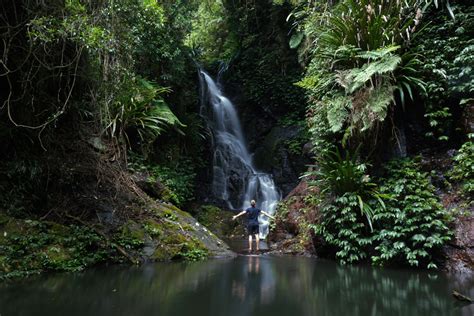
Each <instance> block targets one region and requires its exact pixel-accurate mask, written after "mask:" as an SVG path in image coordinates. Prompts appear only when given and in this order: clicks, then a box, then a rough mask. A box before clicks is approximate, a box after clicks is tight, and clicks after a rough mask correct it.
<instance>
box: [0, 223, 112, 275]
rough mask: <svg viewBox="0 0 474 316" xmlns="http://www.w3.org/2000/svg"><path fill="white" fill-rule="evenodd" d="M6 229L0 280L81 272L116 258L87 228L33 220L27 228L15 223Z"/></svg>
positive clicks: (0, 249)
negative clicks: (33, 275) (49, 273)
mask: <svg viewBox="0 0 474 316" xmlns="http://www.w3.org/2000/svg"><path fill="white" fill-rule="evenodd" d="M19 222H20V221H17V223H19ZM5 225H7V226H9V227H10V230H6V231H5V233H4V236H2V238H1V239H0V253H2V256H3V260H1V261H2V262H1V266H0V271H1V272H3V273H2V274H3V275H0V278H2V277H4V278H11V277H18V276H26V275H29V274H35V273H39V272H42V271H80V270H82V269H84V268H85V267H88V266H91V265H94V264H97V263H99V262H103V261H105V260H110V259H111V258H114V257H115V256H116V254H115V252H114V250H113V249H111V248H109V247H106V244H105V241H104V240H103V238H102V237H101V236H99V235H98V234H96V233H95V232H94V231H93V230H91V229H89V228H86V227H79V226H61V225H58V224H53V223H45V222H38V221H32V220H26V221H24V224H22V225H23V227H22V226H17V225H19V224H13V220H10V223H9V222H7V223H6V224H5Z"/></svg>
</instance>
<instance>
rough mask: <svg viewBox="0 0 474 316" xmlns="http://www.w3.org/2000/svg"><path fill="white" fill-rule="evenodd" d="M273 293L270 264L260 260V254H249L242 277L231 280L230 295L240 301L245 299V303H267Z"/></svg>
mask: <svg viewBox="0 0 474 316" xmlns="http://www.w3.org/2000/svg"><path fill="white" fill-rule="evenodd" d="M261 262H262V263H261ZM261 264H263V267H262V269H261V268H260V265H261ZM274 293H275V280H274V276H273V271H272V266H271V264H269V262H267V261H265V260H262V259H261V258H260V256H249V257H248V261H247V265H246V266H244V270H243V274H242V278H239V279H238V280H233V282H232V295H233V296H234V297H236V298H238V299H239V301H241V302H243V301H246V302H247V304H252V303H260V304H269V303H271V301H272V299H273V297H274Z"/></svg>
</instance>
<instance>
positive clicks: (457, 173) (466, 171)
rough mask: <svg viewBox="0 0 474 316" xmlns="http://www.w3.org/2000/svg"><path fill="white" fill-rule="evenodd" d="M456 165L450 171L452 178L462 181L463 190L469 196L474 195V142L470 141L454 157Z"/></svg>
mask: <svg viewBox="0 0 474 316" xmlns="http://www.w3.org/2000/svg"><path fill="white" fill-rule="evenodd" d="M453 160H454V166H453V169H452V171H451V173H450V177H451V179H452V180H454V181H457V182H460V183H461V189H462V191H463V192H464V193H465V194H467V195H468V196H473V195H474V143H473V142H472V141H468V142H466V143H464V144H463V145H462V146H461V148H460V149H459V151H458V153H457V154H456V156H454V158H453Z"/></svg>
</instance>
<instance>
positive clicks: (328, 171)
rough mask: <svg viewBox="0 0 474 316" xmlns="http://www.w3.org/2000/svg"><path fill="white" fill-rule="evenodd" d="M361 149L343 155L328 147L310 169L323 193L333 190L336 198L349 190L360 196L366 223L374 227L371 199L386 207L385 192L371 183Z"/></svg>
mask: <svg viewBox="0 0 474 316" xmlns="http://www.w3.org/2000/svg"><path fill="white" fill-rule="evenodd" d="M358 159H359V158H358V150H356V151H355V153H351V152H349V151H346V152H345V153H344V154H341V152H340V151H339V149H337V148H336V149H335V150H328V151H326V152H324V153H322V154H321V156H320V158H319V159H318V165H317V167H316V168H317V170H316V171H314V172H310V173H309V175H310V176H313V177H314V178H315V179H316V180H313V183H312V184H316V185H317V186H318V187H319V188H321V192H322V193H330V195H335V196H336V197H341V196H343V195H344V194H346V193H351V194H352V195H353V196H355V197H356V199H357V205H356V206H358V208H359V210H360V212H361V214H363V215H364V216H365V217H366V219H367V223H368V225H369V226H370V228H371V229H372V215H373V209H372V206H371V205H370V203H369V201H371V200H374V201H377V202H378V203H379V204H380V207H382V208H384V207H385V205H384V202H383V200H382V199H383V198H385V197H386V196H384V195H383V194H381V193H380V192H379V191H378V190H377V188H376V184H375V183H373V182H371V180H370V176H369V175H368V174H367V173H366V171H367V164H365V163H361V162H359V161H358Z"/></svg>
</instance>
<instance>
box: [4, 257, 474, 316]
mask: <svg viewBox="0 0 474 316" xmlns="http://www.w3.org/2000/svg"><path fill="white" fill-rule="evenodd" d="M452 289H457V290H459V291H463V292H464V293H465V294H469V295H470V296H474V280H466V279H464V280H460V279H456V278H452V277H448V276H446V275H444V274H441V273H428V272H416V271H410V270H389V269H374V268H371V267H365V266H353V267H346V266H340V265H337V264H335V263H334V262H330V261H321V260H315V259H309V258H295V257H268V256H259V257H257V256H253V257H252V256H239V257H237V258H234V259H225V260H211V261H205V262H198V263H160V264H149V265H144V266H141V267H124V266H112V267H101V268H96V269H91V270H87V271H85V272H83V273H74V274H73V273H71V274H53V275H45V276H40V277H37V278H30V279H27V280H22V281H16V282H13V283H9V284H1V285H0V315H1V316H13V315H39V316H41V315H45V316H46V315H48V316H53V315H101V316H109V315H110V316H111V315H114V316H117V315H147V316H151V315H164V316H166V315H173V316H176V315H192V316H201V315H206V316H208V315H226V316H233V315H259V316H267V315H271V316H278V315H315V316H325V315H331V316H333V315H334V316H343V315H352V316H358V315H364V316H365V315H367V316H371V315H384V316H390V315H404V316H410V315H417V316H422V315H430V316H436V315H440V316H441V315H442V316H449V315H463V316H468V315H469V316H471V315H474V305H470V306H469V305H468V306H466V305H464V306H463V305H459V304H458V303H457V302H455V300H454V299H453V298H452V297H451V291H452Z"/></svg>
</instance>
